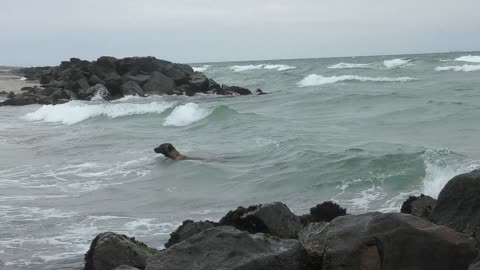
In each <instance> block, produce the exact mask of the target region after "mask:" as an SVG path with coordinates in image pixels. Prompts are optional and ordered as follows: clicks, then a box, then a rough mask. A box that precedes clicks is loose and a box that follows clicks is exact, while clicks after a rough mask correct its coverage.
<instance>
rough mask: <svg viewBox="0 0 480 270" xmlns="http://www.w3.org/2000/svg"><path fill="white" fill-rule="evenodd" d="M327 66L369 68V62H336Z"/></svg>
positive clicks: (334, 67)
mask: <svg viewBox="0 0 480 270" xmlns="http://www.w3.org/2000/svg"><path fill="white" fill-rule="evenodd" d="M328 68H331V69H348V68H371V64H356V63H338V64H335V65H332V66H329V67H328Z"/></svg>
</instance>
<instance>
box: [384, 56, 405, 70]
mask: <svg viewBox="0 0 480 270" xmlns="http://www.w3.org/2000/svg"><path fill="white" fill-rule="evenodd" d="M410 61H411V60H410V59H403V58H397V59H392V60H385V61H383V65H384V66H385V67H386V68H398V67H403V66H407V65H411V63H410Z"/></svg>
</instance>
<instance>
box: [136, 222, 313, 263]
mask: <svg viewBox="0 0 480 270" xmlns="http://www.w3.org/2000/svg"><path fill="white" fill-rule="evenodd" d="M304 256H305V252H304V250H303V248H302V246H301V245H300V243H299V241H298V240H295V239H279V238H276V237H272V236H269V235H265V234H262V233H259V234H249V233H247V232H244V231H240V230H237V229H235V228H233V227H229V226H221V227H215V228H211V229H208V230H205V231H202V232H200V233H198V234H196V235H194V236H192V237H191V238H189V239H187V240H185V241H182V242H180V243H178V244H176V245H174V246H172V247H170V248H168V249H166V250H162V251H160V252H158V253H156V254H155V255H154V256H153V257H151V258H149V259H148V260H147V266H146V268H145V269H146V270H164V269H168V270H196V269H205V270H207V269H212V270H213V269H218V270H227V269H231V270H234V269H237V270H241V269H245V270H247V269H248V270H300V269H304V265H303V262H302V259H303V258H304Z"/></svg>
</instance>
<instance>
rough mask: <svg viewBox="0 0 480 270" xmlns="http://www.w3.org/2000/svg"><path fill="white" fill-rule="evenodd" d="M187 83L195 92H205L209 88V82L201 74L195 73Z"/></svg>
mask: <svg viewBox="0 0 480 270" xmlns="http://www.w3.org/2000/svg"><path fill="white" fill-rule="evenodd" d="M188 83H189V85H191V86H192V87H193V89H194V91H195V92H206V91H208V90H209V87H210V80H209V79H208V78H207V76H205V74H203V73H201V72H195V74H193V76H192V77H191V78H190V81H189V82H188Z"/></svg>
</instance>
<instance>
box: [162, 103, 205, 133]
mask: <svg viewBox="0 0 480 270" xmlns="http://www.w3.org/2000/svg"><path fill="white" fill-rule="evenodd" d="M211 113H212V110H211V109H207V108H203V107H201V106H200V105H198V104H196V103H187V104H185V105H180V106H178V107H176V108H175V109H174V110H173V111H172V113H170V115H169V116H168V117H167V118H166V119H165V122H164V123H163V125H164V126H174V127H184V126H189V125H191V124H193V123H195V122H198V121H200V120H202V119H204V118H206V117H207V116H208V115H210V114H211Z"/></svg>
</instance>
